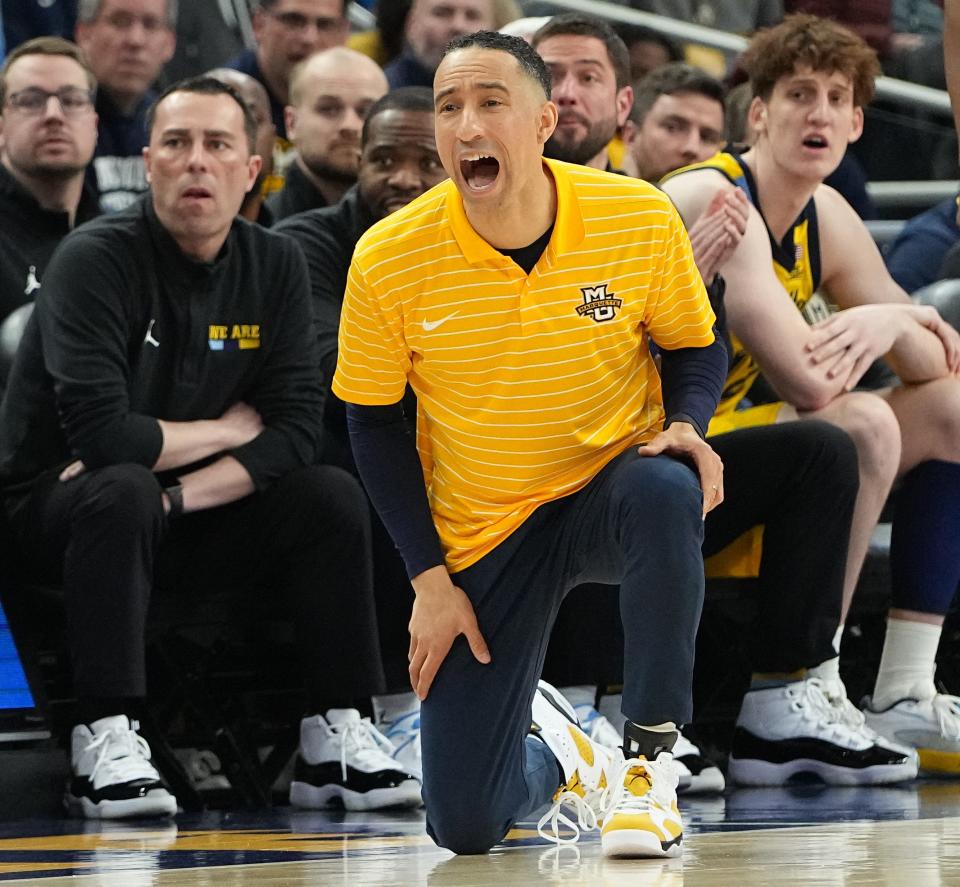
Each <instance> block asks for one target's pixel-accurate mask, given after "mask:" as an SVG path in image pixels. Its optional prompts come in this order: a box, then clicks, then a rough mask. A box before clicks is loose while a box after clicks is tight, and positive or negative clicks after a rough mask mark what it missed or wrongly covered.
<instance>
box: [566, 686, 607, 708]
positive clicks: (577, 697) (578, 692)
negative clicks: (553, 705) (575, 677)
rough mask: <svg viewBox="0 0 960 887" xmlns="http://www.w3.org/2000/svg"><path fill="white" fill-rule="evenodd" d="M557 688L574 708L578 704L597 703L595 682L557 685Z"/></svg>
mask: <svg viewBox="0 0 960 887" xmlns="http://www.w3.org/2000/svg"><path fill="white" fill-rule="evenodd" d="M557 689H559V690H560V692H561V693H562V694H563V697H564V699H566V700H567V702H569V703H570V704H571V705H572V706H573V707H574V708H576V707H577V706H578V705H596V704H597V687H596V684H594V685H592V686H591V685H590V684H578V685H577V686H575V687H558V688H557Z"/></svg>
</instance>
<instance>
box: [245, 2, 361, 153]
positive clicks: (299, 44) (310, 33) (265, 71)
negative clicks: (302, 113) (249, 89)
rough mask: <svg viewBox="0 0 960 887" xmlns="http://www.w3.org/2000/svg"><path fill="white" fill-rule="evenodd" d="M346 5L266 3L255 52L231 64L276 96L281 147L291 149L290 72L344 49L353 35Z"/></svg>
mask: <svg viewBox="0 0 960 887" xmlns="http://www.w3.org/2000/svg"><path fill="white" fill-rule="evenodd" d="M346 7H347V4H346V0H260V2H259V5H258V8H257V10H256V12H255V13H254V16H253V33H254V36H255V37H256V39H257V45H256V48H255V49H248V50H246V51H244V52H242V53H240V55H238V56H237V57H236V58H235V59H233V60H232V61H230V62H228V64H227V67H228V68H235V69H236V70H238V71H242V72H243V73H244V74H249V75H250V76H251V77H254V78H255V79H257V80H259V81H260V82H261V83H262V84H263V85H264V86H265V87H266V88H267V93H268V94H269V95H270V113H271V115H272V116H273V124H274V126H276V128H277V139H278V141H279V143H280V144H279V147H280V148H281V150H282V151H284V152H286V151H289V150H290V149H291V147H292V146H291V144H290V143H289V141H288V140H287V125H286V121H285V120H284V113H283V109H284V106H286V105H287V104H289V88H290V72H291V71H292V70H293V68H294V67H295V66H296V65H297V63H298V62H302V61H303V60H304V59H305V58H307V57H308V56H311V55H313V54H314V53H315V52H319V51H320V50H321V49H331V48H332V47H334V46H343V44H344V43H345V42H346V40H347V35H348V33H349V31H350V26H349V23H348V22H347V14H346Z"/></svg>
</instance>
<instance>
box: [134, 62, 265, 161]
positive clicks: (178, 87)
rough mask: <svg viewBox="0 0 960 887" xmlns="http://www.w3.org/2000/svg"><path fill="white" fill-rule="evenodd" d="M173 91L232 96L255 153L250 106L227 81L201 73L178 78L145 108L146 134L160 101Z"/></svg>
mask: <svg viewBox="0 0 960 887" xmlns="http://www.w3.org/2000/svg"><path fill="white" fill-rule="evenodd" d="M175 92H194V93H199V94H200V95H228V96H230V98H232V99H233V100H234V101H235V102H236V103H237V104H238V105H239V106H240V110H241V111H242V112H243V129H244V132H245V133H246V135H247V145H248V147H249V148H250V153H251V154H255V153H256V149H257V121H256V119H255V118H254V116H253V111H251V110H250V106H249V105H247V103H246V102H245V101H244V100H243V97H242V96H241V95H240V93H239V92H237V90H236V89H234V87H232V86H231V85H230V84H229V83H224V82H223V81H222V80H217V78H216V77H209V76H207V75H206V74H201V75H200V76H198V77H187V78H186V79H185V80H178V81H177V82H176V83H171V84H170V86H168V87H167V88H166V89H165V90H164V91H163V92H161V93H160V95H158V96H157V98H156V100H155V101H154V102H153V104H152V105H150V107H149V108H148V109H147V136H148V137H149V135H150V134H151V133H152V132H153V123H154V119H155V118H156V116H157V108H159V107H160V103H161V102H162V101H163V100H164V99H165V98H166V97H167V96H169V95H173V93H175Z"/></svg>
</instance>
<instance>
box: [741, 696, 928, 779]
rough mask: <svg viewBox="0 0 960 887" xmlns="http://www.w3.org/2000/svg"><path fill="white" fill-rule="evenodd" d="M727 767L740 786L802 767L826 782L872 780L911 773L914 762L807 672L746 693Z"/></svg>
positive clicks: (793, 772) (785, 776)
mask: <svg viewBox="0 0 960 887" xmlns="http://www.w3.org/2000/svg"><path fill="white" fill-rule="evenodd" d="M844 695H845V694H844ZM727 772H728V775H729V776H730V778H731V779H732V780H733V781H734V782H737V783H739V784H741V785H783V784H784V783H785V782H787V781H788V780H789V779H791V778H792V777H794V776H796V775H798V774H800V773H809V774H813V775H815V776H818V777H820V778H821V779H822V780H823V781H824V782H826V783H828V784H830V785H878V784H882V783H890V782H902V781H903V780H906V779H913V778H914V777H915V776H916V775H917V762H916V758H915V756H914V755H912V754H911V753H910V752H909V751H908V750H907V749H904V748H901V747H899V746H897V745H896V743H888V742H886V741H885V740H884V739H883V738H882V737H880V736H878V735H877V734H876V733H874V732H873V731H872V730H870V729H865V727H864V725H863V723H862V722H860V723H859V724H858V723H857V719H856V718H854V716H853V715H852V714H851V713H850V712H849V711H847V709H846V706H844V705H842V704H840V703H839V702H838V703H831V701H830V700H829V699H828V698H827V695H826V693H825V691H824V682H823V681H822V680H821V679H820V678H807V679H806V680H802V681H794V682H792V683H790V684H785V685H783V686H779V687H768V688H764V689H758V690H749V691H747V693H746V695H745V696H744V697H743V705H742V706H741V708H740V714H739V715H738V716H737V724H736V729H735V731H734V735H733V744H732V748H731V751H730V764H729V768H728V770H727Z"/></svg>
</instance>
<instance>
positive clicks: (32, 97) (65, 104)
mask: <svg viewBox="0 0 960 887" xmlns="http://www.w3.org/2000/svg"><path fill="white" fill-rule="evenodd" d="M51 98H56V100H57V101H58V102H60V107H61V108H62V109H63V113H64V114H66V115H67V117H76V116H78V115H80V114H83V113H84V112H85V111H89V110H90V108H91V107H92V106H93V93H92V92H91V91H90V90H89V89H81V88H80V87H79V86H62V87H60V89H58V90H56V91H55V92H48V91H47V90H46V89H40V87H39V86H28V87H27V88H26V89H21V90H20V91H19V92H12V93H10V95H9V96H7V102H8V104H9V105H10V106H11V107H12V108H16V109H17V110H18V111H19V112H20V113H21V114H25V115H27V116H28V117H36V116H37V115H39V114H43V112H44V111H46V109H47V102H49V101H50V99H51Z"/></svg>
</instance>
